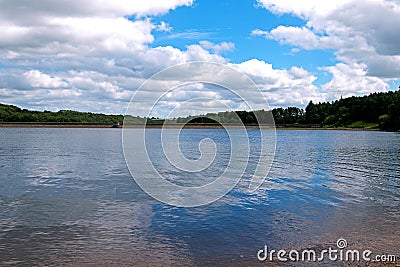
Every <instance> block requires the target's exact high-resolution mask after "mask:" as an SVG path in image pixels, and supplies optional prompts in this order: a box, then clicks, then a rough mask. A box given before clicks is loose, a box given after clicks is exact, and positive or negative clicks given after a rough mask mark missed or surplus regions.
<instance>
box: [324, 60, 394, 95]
mask: <svg viewBox="0 0 400 267" xmlns="http://www.w3.org/2000/svg"><path fill="white" fill-rule="evenodd" d="M365 67H366V66H365V65H359V64H353V65H347V64H344V63H338V64H336V65H335V66H330V67H323V68H322V69H323V70H325V71H328V72H330V73H331V74H332V76H333V78H332V80H331V81H329V82H328V83H326V84H324V85H323V86H322V88H323V89H325V90H326V91H329V92H331V93H333V94H334V95H335V96H336V97H338V96H339V95H342V96H344V97H347V96H351V95H353V94H354V93H357V94H369V93H371V92H385V91H387V89H388V87H389V86H388V84H387V83H385V82H384V81H382V80H381V79H379V78H377V77H373V76H369V75H367V71H366V70H365Z"/></svg>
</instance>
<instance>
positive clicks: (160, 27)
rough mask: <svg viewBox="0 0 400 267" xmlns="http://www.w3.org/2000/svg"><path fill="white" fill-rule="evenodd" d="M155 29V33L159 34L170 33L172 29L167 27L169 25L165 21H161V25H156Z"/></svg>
mask: <svg viewBox="0 0 400 267" xmlns="http://www.w3.org/2000/svg"><path fill="white" fill-rule="evenodd" d="M156 29H157V31H160V32H170V31H172V29H173V28H172V27H171V26H169V24H168V23H166V22H165V21H161V23H160V24H159V25H157V27H156Z"/></svg>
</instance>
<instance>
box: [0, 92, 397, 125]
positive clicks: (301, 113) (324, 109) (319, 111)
mask: <svg viewBox="0 0 400 267" xmlns="http://www.w3.org/2000/svg"><path fill="white" fill-rule="evenodd" d="M271 112H272V115H273V117H274V120H275V124H276V125H277V126H278V127H310V126H313V127H335V128H337V127H346V128H376V129H381V130H389V131H397V130H400V91H395V92H387V93H373V94H370V95H367V96H361V97H355V96H353V97H349V98H343V99H340V100H336V101H332V102H323V103H313V102H312V101H310V103H309V104H308V105H307V107H306V108H305V110H304V109H300V108H298V107H288V108H276V109H273V110H270V111H265V110H257V111H235V113H236V115H237V116H238V117H239V118H240V119H241V120H242V122H243V123H244V124H246V125H252V124H258V122H257V119H256V115H257V117H258V118H261V119H262V118H268V117H270V115H271ZM236 115H235V114H233V112H219V113H208V114H206V115H203V116H200V117H199V116H188V117H183V118H177V119H175V120H173V122H176V123H192V124H210V123H211V124H213V123H216V121H220V122H222V123H229V122H232V121H235V119H234V118H235V117H236ZM123 120H124V116H123V115H106V114H99V113H91V112H78V111H73V110H60V111H58V112H51V111H31V110H27V109H21V108H19V107H16V106H13V105H5V104H0V123H1V122H7V123H12V122H18V123H23V122H26V123H53V124H54V123H60V124H73V123H77V124H78V123H81V124H104V125H115V124H122V123H123ZM143 122H147V123H148V124H156V125H157V124H162V123H163V122H164V120H163V119H159V118H147V119H146V118H140V117H133V116H129V123H132V124H135V123H143ZM260 123H261V124H262V123H264V122H263V121H261V122H260Z"/></svg>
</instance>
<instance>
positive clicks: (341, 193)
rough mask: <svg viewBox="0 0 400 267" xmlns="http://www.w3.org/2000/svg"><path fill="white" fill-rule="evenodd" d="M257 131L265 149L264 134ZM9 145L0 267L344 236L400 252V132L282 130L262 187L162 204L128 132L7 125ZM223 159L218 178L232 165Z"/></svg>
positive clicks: (194, 260) (165, 255)
mask: <svg viewBox="0 0 400 267" xmlns="http://www.w3.org/2000/svg"><path fill="white" fill-rule="evenodd" d="M153 131H159V130H157V129H153ZM182 134H183V137H184V138H183V140H186V141H184V142H185V144H186V146H187V149H189V151H190V149H193V148H197V146H198V144H195V145H194V146H193V148H190V142H191V141H190V140H191V138H194V139H196V138H197V139H199V137H202V136H204V135H208V136H211V137H213V140H214V141H215V142H216V144H217V146H220V147H221V148H222V149H224V144H225V142H226V137H224V131H222V130H183V132H182ZM249 135H250V136H253V137H254V138H251V139H250V140H253V141H252V142H254V146H256V145H257V136H258V134H257V131H256V130H252V131H249ZM0 140H1V146H0V265H1V266H4V265H6V266H7V265H13V264H16V265H26V266H31V265H74V266H76V265H85V264H87V265H91V266H99V265H112V266H121V265H136V266H143V265H145V266H151V265H153V266H154V265H155V266H157V265H159V266H161V265H162V266H166V265H175V266H182V265H198V266H204V265H206V266H227V265H243V266H254V265H256V264H261V265H267V264H266V263H265V262H264V263H259V262H258V260H257V256H256V254H257V251H258V250H259V249H262V248H263V247H264V245H266V244H267V245H268V247H270V248H271V249H286V250H290V249H299V250H301V249H305V248H316V249H323V248H325V247H328V246H335V244H336V240H337V239H339V238H345V239H346V240H347V241H348V246H349V248H354V249H370V250H372V251H373V252H374V253H375V254H377V253H382V254H383V253H387V254H389V253H391V254H395V255H397V256H400V235H399V230H400V134H399V133H386V132H367V131H319V130H312V131H301V130H299V131H286V130H280V131H277V150H276V155H275V160H274V163H273V165H272V168H271V171H270V173H269V175H268V179H267V180H266V181H265V183H264V184H263V185H262V187H261V188H260V189H259V190H257V191H256V192H254V193H250V192H248V191H247V190H246V181H245V180H246V179H244V181H243V182H240V183H239V184H238V186H237V187H235V188H234V190H232V191H231V192H230V193H229V194H228V195H226V196H225V197H223V198H222V199H220V200H218V201H217V202H215V203H213V204H210V205H207V206H202V207H197V208H178V207H174V206H169V205H165V204H162V203H160V202H157V201H155V200H154V199H152V198H151V197H149V196H147V195H146V194H145V193H144V192H143V191H142V190H141V189H140V188H139V187H138V186H137V185H136V183H135V182H134V180H133V179H132V178H131V176H130V173H129V171H128V168H127V166H126V163H125V160H124V156H123V152H122V144H121V130H120V129H51V128H48V129H47V128H0ZM188 144H189V145H188ZM251 144H252V143H251ZM254 153H256V152H254ZM189 154H190V153H189ZM152 156H153V157H155V160H156V161H157V154H154V155H152ZM216 160H220V163H218V162H217V163H216V164H213V165H212V166H210V167H211V168H212V169H211V172H210V177H211V176H212V174H211V173H218V172H219V171H220V170H219V169H218V168H224V167H225V166H226V162H225V161H224V158H223V157H222V158H218V157H217V158H216ZM159 161H160V162H162V159H161V156H160V159H159ZM245 177H246V175H245ZM184 178H187V179H188V181H192V180H193V179H192V180H191V178H192V177H191V176H188V177H184ZM195 181H198V180H195ZM333 265H336V266H337V265H338V263H336V264H333Z"/></svg>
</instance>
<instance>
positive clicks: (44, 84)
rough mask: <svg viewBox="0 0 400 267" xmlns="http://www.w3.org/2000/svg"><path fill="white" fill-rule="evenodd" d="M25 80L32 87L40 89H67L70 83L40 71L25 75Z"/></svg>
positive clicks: (31, 71) (29, 72)
mask: <svg viewBox="0 0 400 267" xmlns="http://www.w3.org/2000/svg"><path fill="white" fill-rule="evenodd" d="M24 77H25V79H27V81H28V83H29V84H30V85H31V86H32V87H38V88H57V87H67V86H68V83H67V82H66V81H63V80H62V79H60V78H57V77H51V76H50V75H47V74H45V73H42V72H40V71H39V70H30V71H27V72H25V73H24Z"/></svg>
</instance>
